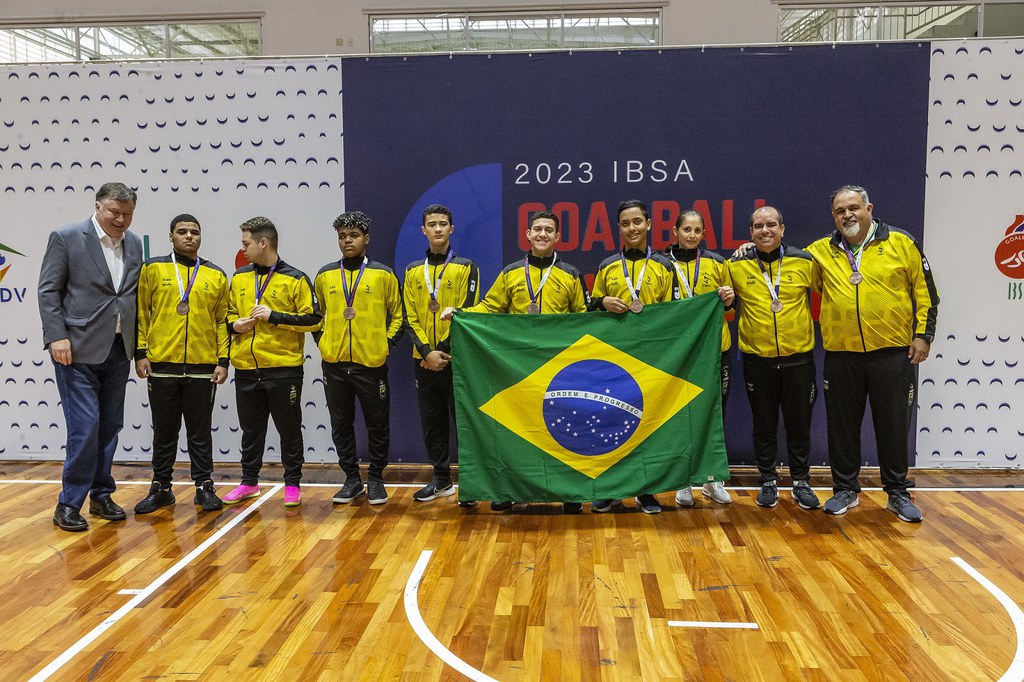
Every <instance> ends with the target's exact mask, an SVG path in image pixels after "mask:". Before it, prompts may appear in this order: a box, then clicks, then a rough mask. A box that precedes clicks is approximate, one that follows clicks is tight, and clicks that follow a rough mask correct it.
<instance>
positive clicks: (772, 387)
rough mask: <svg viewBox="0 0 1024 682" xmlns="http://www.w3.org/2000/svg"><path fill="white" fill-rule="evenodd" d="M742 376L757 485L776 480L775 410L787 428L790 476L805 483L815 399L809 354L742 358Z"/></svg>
mask: <svg viewBox="0 0 1024 682" xmlns="http://www.w3.org/2000/svg"><path fill="white" fill-rule="evenodd" d="M743 377H744V379H745V380H746V383H747V400H748V401H749V402H750V413H751V415H752V417H753V422H754V459H755V461H756V462H757V470H758V472H759V473H760V474H761V482H762V483H765V482H768V481H776V480H778V478H779V476H778V473H777V472H776V470H775V467H776V465H777V461H778V432H779V411H780V410H781V411H782V420H783V423H785V425H786V450H787V452H788V455H789V473H790V475H791V476H792V477H793V480H794V481H807V480H810V455H811V413H812V411H813V408H814V401H815V399H816V398H817V387H816V385H815V370H814V356H813V355H811V354H810V353H801V354H800V356H799V358H782V359H781V362H780V359H778V358H762V357H759V356H757V355H751V354H748V353H744V354H743Z"/></svg>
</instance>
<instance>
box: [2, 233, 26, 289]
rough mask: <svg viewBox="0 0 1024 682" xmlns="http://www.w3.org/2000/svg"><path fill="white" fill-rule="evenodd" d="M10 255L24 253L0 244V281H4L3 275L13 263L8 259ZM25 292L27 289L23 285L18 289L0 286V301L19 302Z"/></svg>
mask: <svg viewBox="0 0 1024 682" xmlns="http://www.w3.org/2000/svg"><path fill="white" fill-rule="evenodd" d="M11 255H14V256H21V257H24V256H25V254H23V253H21V252H20V251H15V250H14V249H12V248H11V247H9V246H7V245H5V244H0V283H2V282H3V281H4V277H6V276H7V271H8V270H10V269H11V266H12V265H14V263H12V262H11V259H10V256H11ZM27 293H28V290H27V289H26V288H25V287H22V288H20V289H18V288H9V287H4V286H0V303H10V302H11V301H16V302H18V303H21V302H22V301H24V300H25V295H26V294H27Z"/></svg>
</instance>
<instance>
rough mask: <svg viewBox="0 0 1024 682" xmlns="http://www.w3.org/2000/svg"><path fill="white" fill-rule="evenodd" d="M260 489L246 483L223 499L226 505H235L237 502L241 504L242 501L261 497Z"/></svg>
mask: <svg viewBox="0 0 1024 682" xmlns="http://www.w3.org/2000/svg"><path fill="white" fill-rule="evenodd" d="M259 496H260V487H259V486H258V485H245V484H244V483H243V484H242V485H240V486H238V487H237V488H235V489H234V490H232V491H231V492H229V493H228V494H227V495H225V496H224V497H222V498H221V499H222V500H223V501H224V504H234V503H235V502H241V501H242V500H248V499H249V498H250V497H259Z"/></svg>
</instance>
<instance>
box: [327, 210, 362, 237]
mask: <svg viewBox="0 0 1024 682" xmlns="http://www.w3.org/2000/svg"><path fill="white" fill-rule="evenodd" d="M332 226H333V227H334V231H335V232H337V231H338V230H340V229H341V228H343V227H356V228H359V229H360V230H362V231H363V234H369V233H370V216H368V215H366V214H365V213H363V212H362V211H346V212H345V213H342V214H341V215H340V216H338V217H337V218H335V219H334V223H333V225H332Z"/></svg>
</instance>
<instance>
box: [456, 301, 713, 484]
mask: <svg viewBox="0 0 1024 682" xmlns="http://www.w3.org/2000/svg"><path fill="white" fill-rule="evenodd" d="M722 316H723V309H722V302H721V300H720V299H719V298H718V295H717V294H716V293H713V292H712V293H708V294H703V295H701V296H697V297H695V298H689V299H684V300H680V301H672V302H670V303H656V304H651V305H648V306H646V307H645V308H644V309H643V311H642V312H640V313H639V314H635V313H625V314H623V315H616V314H613V313H606V312H600V313H571V314H565V315H496V314H486V313H459V314H458V315H456V317H455V323H454V325H453V327H452V355H453V356H454V358H455V360H454V362H453V369H454V372H455V375H454V382H455V409H456V418H457V423H458V434H459V487H460V491H459V495H460V497H462V498H464V499H480V500H517V501H522V502H561V501H578V502H583V501H586V500H599V499H621V498H624V497H631V496H633V495H636V494H638V493H659V492H665V491H667V490H676V489H678V488H682V487H684V486H689V485H691V484H694V483H698V484H699V483H706V482H708V481H723V480H725V479H727V478H728V475H729V465H728V461H727V459H726V454H725V438H724V436H723V433H722V399H721V395H722V391H721V386H722V383H721V381H722V380H721V374H720V370H719V367H720V362H721V343H722Z"/></svg>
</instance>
